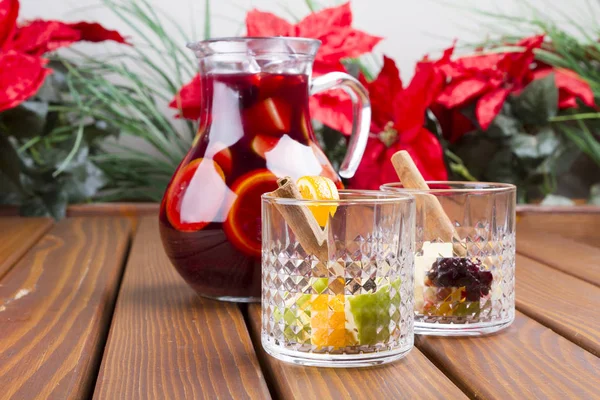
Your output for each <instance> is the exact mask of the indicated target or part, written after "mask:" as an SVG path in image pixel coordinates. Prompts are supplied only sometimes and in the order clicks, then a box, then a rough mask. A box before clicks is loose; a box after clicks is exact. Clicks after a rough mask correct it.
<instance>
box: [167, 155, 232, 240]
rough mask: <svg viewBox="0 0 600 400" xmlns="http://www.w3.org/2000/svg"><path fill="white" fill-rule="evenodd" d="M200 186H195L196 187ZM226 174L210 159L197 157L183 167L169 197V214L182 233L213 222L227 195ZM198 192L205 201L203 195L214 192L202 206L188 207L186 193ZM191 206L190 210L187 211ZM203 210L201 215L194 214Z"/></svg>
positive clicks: (168, 194) (170, 190)
mask: <svg viewBox="0 0 600 400" xmlns="http://www.w3.org/2000/svg"><path fill="white" fill-rule="evenodd" d="M196 183H197V184H198V185H199V186H198V187H195V184H196ZM224 189H225V174H224V173H223V170H222V169H221V167H220V166H219V164H217V163H216V162H215V161H213V160H211V159H207V158H197V159H195V160H193V161H192V162H190V163H189V164H188V165H186V166H185V167H183V168H181V169H180V170H179V172H177V174H176V175H175V178H173V181H172V182H171V185H170V186H169V191H168V193H167V197H166V205H165V208H166V214H167V219H168V220H169V222H170V223H171V225H172V226H173V227H174V228H175V229H177V230H178V231H182V232H194V231H199V230H200V229H202V228H204V227H205V226H206V225H208V224H209V223H211V222H212V217H214V216H215V215H216V214H217V212H218V211H219V207H221V202H222V200H223V196H224V195H225V191H224ZM188 190H191V191H194V192H196V193H195V195H196V196H198V197H200V198H202V196H203V192H206V191H208V190H210V191H211V193H210V196H209V197H206V198H205V201H204V202H203V203H201V204H196V203H195V202H193V203H194V204H192V206H193V207H189V206H188V205H186V202H185V200H184V196H185V195H186V193H187V191H188ZM188 207H189V208H188ZM199 207H202V209H201V211H200V214H197V213H194V211H195V210H192V209H191V208H195V209H199Z"/></svg>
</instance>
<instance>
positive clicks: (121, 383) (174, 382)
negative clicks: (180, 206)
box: [94, 218, 269, 400]
mask: <svg viewBox="0 0 600 400" xmlns="http://www.w3.org/2000/svg"><path fill="white" fill-rule="evenodd" d="M94 398H95V399H110V400H113V399H184V398H187V399H199V398H209V399H215V398H222V399H226V398H240V399H241V398H256V399H265V398H269V390H268V388H267V385H266V382H265V381H264V377H263V374H262V372H261V370H260V367H259V364H258V360H257V358H256V355H255V353H254V349H253V347H252V342H251V340H250V336H249V334H248V331H247V329H246V325H245V323H244V319H243V316H242V314H241V311H240V309H239V308H238V306H237V305H236V304H232V303H223V302H217V301H213V300H209V299H204V298H201V297H199V296H197V295H196V294H195V293H194V292H193V290H192V289H190V288H189V287H188V286H187V284H186V283H185V282H184V281H183V280H182V279H181V277H180V276H179V275H178V274H177V272H176V271H175V269H174V268H173V267H172V266H171V265H170V262H169V260H168V258H167V256H166V255H165V253H164V251H163V247H162V244H161V241H160V236H159V232H158V221H157V218H144V219H142V221H141V224H140V227H139V229H138V233H137V234H136V237H135V239H134V243H133V247H132V249H131V253H130V256H129V261H128V264H127V268H126V271H125V275H124V278H123V283H122V285H121V290H120V293H119V298H118V301H117V305H116V308H115V314H114V317H113V323H112V325H111V330H110V334H109V338H108V342H107V346H106V350H105V353H104V359H103V361H102V366H101V368H100V374H99V376H98V381H97V383H96V390H95V392H94Z"/></svg>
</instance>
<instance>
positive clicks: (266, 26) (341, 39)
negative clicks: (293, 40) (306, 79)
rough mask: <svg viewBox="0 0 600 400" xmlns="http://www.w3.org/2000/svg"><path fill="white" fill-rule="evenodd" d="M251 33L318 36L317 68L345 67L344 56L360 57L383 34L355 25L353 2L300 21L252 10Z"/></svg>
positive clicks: (248, 20)
mask: <svg viewBox="0 0 600 400" xmlns="http://www.w3.org/2000/svg"><path fill="white" fill-rule="evenodd" d="M246 27H247V29H248V36H296V37H305V38H313V39H319V40H320V41H321V42H322V45H321V48H320V49H319V52H318V53H317V56H316V57H315V63H314V72H315V73H316V74H322V73H326V72H330V71H343V70H344V67H343V66H342V64H341V63H340V60H341V59H342V58H353V57H358V56H360V55H362V54H365V53H368V52H370V51H372V50H373V47H375V45H376V44H377V43H379V41H381V38H380V37H377V36H372V35H369V34H367V33H365V32H362V31H359V30H356V29H354V28H352V11H351V10H350V3H346V4H342V5H341V6H339V7H332V8H326V9H324V10H322V11H319V12H316V13H312V14H310V15H309V16H307V17H306V18H304V19H303V20H302V21H300V22H298V23H297V24H290V23H289V22H287V21H286V20H284V19H282V18H279V17H278V16H276V15H274V14H271V13H267V12H261V11H257V10H252V11H250V12H249V13H248V15H247V16H246Z"/></svg>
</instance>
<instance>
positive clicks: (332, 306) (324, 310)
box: [310, 294, 356, 348]
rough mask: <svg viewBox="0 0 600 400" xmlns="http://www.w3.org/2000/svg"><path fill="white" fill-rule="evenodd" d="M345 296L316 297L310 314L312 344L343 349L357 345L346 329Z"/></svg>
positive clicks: (321, 295) (326, 295) (323, 295)
mask: <svg viewBox="0 0 600 400" xmlns="http://www.w3.org/2000/svg"><path fill="white" fill-rule="evenodd" d="M344 300H345V299H344V295H343V294H337V295H328V294H320V295H316V296H315V297H314V299H313V301H312V308H311V312H310V329H311V338H310V339H311V343H312V344H313V345H315V346H318V347H334V348H341V347H345V346H352V345H355V344H356V338H355V337H354V335H352V333H351V332H349V331H348V330H347V329H346V312H345V308H344Z"/></svg>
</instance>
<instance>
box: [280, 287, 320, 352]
mask: <svg viewBox="0 0 600 400" xmlns="http://www.w3.org/2000/svg"><path fill="white" fill-rule="evenodd" d="M311 299H312V295H310V294H302V295H300V296H298V297H297V298H296V299H294V298H292V299H290V300H288V301H287V302H286V303H287V304H286V307H285V308H284V309H283V312H282V311H281V309H280V308H276V309H275V310H274V311H273V319H274V320H275V322H281V321H282V320H283V324H284V327H283V336H284V337H285V338H286V339H287V340H290V341H293V342H298V343H303V342H305V341H306V340H307V339H310V302H311ZM294 303H295V304H296V309H292V307H291V306H292V304H294ZM298 325H301V326H302V329H300V330H298V332H297V333H296V332H294V329H293V327H296V326H298Z"/></svg>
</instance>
